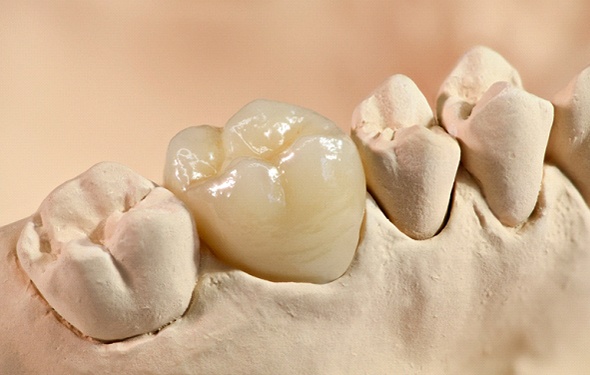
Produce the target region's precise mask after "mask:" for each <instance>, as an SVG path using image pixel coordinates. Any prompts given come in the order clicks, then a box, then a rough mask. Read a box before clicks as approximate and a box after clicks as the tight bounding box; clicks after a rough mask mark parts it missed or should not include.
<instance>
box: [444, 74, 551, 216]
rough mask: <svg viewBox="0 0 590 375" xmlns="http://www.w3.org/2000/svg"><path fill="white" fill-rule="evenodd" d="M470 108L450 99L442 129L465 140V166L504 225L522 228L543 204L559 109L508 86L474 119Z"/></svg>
mask: <svg viewBox="0 0 590 375" xmlns="http://www.w3.org/2000/svg"><path fill="white" fill-rule="evenodd" d="M486 73H487V71H481V72H478V71H477V69H473V70H472V71H471V74H475V75H478V76H480V77H481V76H483V75H485V74H486ZM491 75H492V76H493V77H496V76H497V75H494V74H491ZM457 91H460V90H459V89H457ZM464 106H465V101H464V98H460V97H449V98H448V100H446V101H445V102H444V107H443V111H442V114H441V120H442V124H443V126H444V127H445V128H447V130H448V131H449V133H451V134H453V135H454V136H455V137H456V138H457V139H458V140H459V143H460V145H461V154H462V158H461V160H462V163H463V165H464V166H465V168H466V169H467V170H468V171H469V172H470V173H471V174H472V175H473V176H474V177H475V178H477V179H478V180H479V183H480V186H481V189H482V191H483V194H484V196H485V198H486V201H487V202H488V204H489V206H490V209H491V210H492V212H493V213H494V214H495V215H496V217H497V218H498V219H499V220H500V221H501V222H502V223H503V224H504V225H507V226H517V225H519V224H520V223H522V222H523V221H524V220H526V219H527V218H528V217H529V216H530V214H531V213H532V211H533V209H534V207H535V205H536V202H537V197H538V194H539V190H540V188H541V180H542V177H543V159H544V155H545V149H546V146H547V141H548V137H549V132H550V129H551V122H552V118H553V107H552V105H551V103H549V102H548V101H546V100H543V99H541V98H538V97H536V96H534V95H532V94H529V93H527V92H526V91H524V90H522V89H520V88H518V87H515V86H513V85H512V84H510V83H508V82H496V83H494V84H493V85H492V86H491V87H490V88H489V89H488V90H487V91H486V92H485V93H484V94H483V95H481V97H480V98H479V101H478V102H477V103H476V104H475V105H474V106H473V108H472V110H471V112H470V113H466V111H465V110H464V108H463V107H464Z"/></svg>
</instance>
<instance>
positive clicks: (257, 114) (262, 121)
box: [165, 100, 365, 283]
mask: <svg viewBox="0 0 590 375" xmlns="http://www.w3.org/2000/svg"><path fill="white" fill-rule="evenodd" d="M184 137H185V135H184V133H183V132H181V133H179V134H178V135H177V136H176V137H175V138H174V139H173V140H172V141H171V143H170V146H169V149H168V158H167V162H166V165H167V169H166V171H165V174H166V175H167V176H165V181H174V178H173V177H174V176H175V175H176V174H177V172H176V167H175V165H174V155H176V154H177V149H176V148H178V147H179V146H178V145H183V147H184V145H189V144H190V145H189V146H187V147H188V148H189V149H190V150H192V152H193V153H194V154H199V153H200V152H202V151H200V150H201V148H203V147H207V145H206V140H200V141H197V142H192V141H190V140H187V139H184ZM220 137H221V139H222V145H223V147H222V150H220V151H219V155H223V158H224V160H223V162H222V166H221V168H220V170H219V171H218V173H217V174H216V175H214V176H211V177H208V178H206V179H203V180H199V181H196V180H195V181H193V182H192V183H191V184H190V186H189V187H188V188H187V189H186V190H185V191H183V190H182V189H178V187H175V186H174V185H171V186H170V188H171V189H172V190H173V191H175V193H177V194H178V196H179V197H181V199H182V200H183V201H184V202H186V204H187V205H188V206H189V207H190V209H191V210H192V212H193V214H194V217H195V220H196V222H197V225H198V228H199V234H200V236H201V237H202V238H203V239H204V241H205V242H206V243H207V244H208V245H209V246H210V247H211V249H212V251H213V252H214V253H215V254H216V255H217V256H218V257H219V258H221V259H223V260H224V261H226V262H227V263H229V264H232V265H234V266H236V267H238V268H240V269H242V270H244V271H246V272H249V273H251V274H253V275H255V276H258V277H261V278H265V279H268V280H272V281H298V282H313V283H326V282H330V281H332V280H334V279H336V278H338V277H339V276H341V275H342V274H343V273H344V272H345V271H346V270H347V269H348V266H349V265H350V262H351V261H352V258H353V256H354V253H355V250H356V246H357V243H358V239H359V233H360V226H361V222H362V218H363V214H364V205H365V181H364V173H363V170H362V164H361V162H360V158H359V156H358V152H357V150H356V148H355V146H354V143H353V142H352V141H351V140H350V139H349V138H348V137H346V135H345V134H344V133H343V132H342V131H341V130H340V129H338V127H337V126H336V125H335V124H333V123H332V122H331V121H329V120H327V119H326V118H324V117H322V116H320V115H318V114H316V113H314V112H312V111H310V110H307V109H303V108H300V107H296V106H292V105H289V104H286V103H278V102H272V101H267V100H257V101H254V102H252V103H250V104H248V105H247V106H245V107H244V108H243V109H241V110H240V111H239V112H238V113H236V114H235V115H234V116H233V117H232V118H231V119H230V120H229V121H228V123H227V124H226V126H225V128H224V129H223V130H222V133H221V135H220ZM170 176H172V177H170Z"/></svg>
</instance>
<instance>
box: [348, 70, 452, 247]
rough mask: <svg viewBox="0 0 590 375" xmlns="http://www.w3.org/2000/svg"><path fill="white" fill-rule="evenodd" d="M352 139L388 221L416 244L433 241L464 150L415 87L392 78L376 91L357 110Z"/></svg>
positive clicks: (442, 217)
mask: <svg viewBox="0 0 590 375" xmlns="http://www.w3.org/2000/svg"><path fill="white" fill-rule="evenodd" d="M352 138H353V140H354V141H355V143H356V144H357V147H358V149H359V152H360V154H361V158H362V160H363V165H364V168H365V173H366V178H367V186H368V188H369V191H370V192H371V193H372V195H373V196H374V198H375V200H376V201H377V202H378V203H379V206H380V207H381V209H382V210H383V211H384V212H385V214H386V215H387V217H388V218H389V220H390V221H391V222H393V223H394V224H395V225H396V226H397V227H398V229H400V230H401V231H402V232H404V233H405V234H407V235H408V236H410V237H412V238H414V239H420V240H422V239H427V238H430V237H432V236H434V235H435V234H436V233H437V232H438V231H439V230H440V229H441V228H442V226H443V225H444V221H445V217H446V215H447V211H448V208H449V201H450V197H451V192H452V190H453V185H454V181H455V175H456V173H457V168H458V165H459V158H460V150H459V146H458V144H457V142H456V141H455V140H454V139H453V138H452V137H450V136H449V135H448V134H446V133H445V131H444V130H443V129H442V128H440V127H439V126H436V125H435V124H434V119H433V115H432V110H431V109H430V106H429V105H428V102H427V100H426V98H425V97H424V95H423V94H422V93H421V92H420V90H419V89H418V87H417V86H416V85H415V84H414V82H413V81H412V80H411V79H409V78H408V77H406V76H403V75H394V76H392V77H391V78H389V79H388V80H387V81H386V82H384V83H383V84H382V85H381V86H380V87H379V88H377V89H376V90H375V91H374V92H373V93H372V94H371V95H370V96H369V97H368V98H367V99H365V100H364V101H363V102H362V103H361V104H360V105H359V106H358V107H357V108H356V110H355V112H354V114H353V119H352Z"/></svg>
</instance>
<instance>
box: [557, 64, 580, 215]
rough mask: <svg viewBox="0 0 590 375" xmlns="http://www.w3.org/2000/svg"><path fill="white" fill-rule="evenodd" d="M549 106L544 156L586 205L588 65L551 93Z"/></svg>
mask: <svg viewBox="0 0 590 375" xmlns="http://www.w3.org/2000/svg"><path fill="white" fill-rule="evenodd" d="M553 105H554V106H555V119H554V122H553V128H552V129H551V135H550V137H549V145H548V146H547V158H548V159H549V160H550V161H552V162H554V163H555V164H557V166H558V167H559V168H560V169H561V170H562V171H564V172H565V173H566V174H567V175H568V177H569V178H570V179H571V180H572V181H573V183H574V184H575V185H576V187H577V188H578V190H580V193H582V196H583V197H584V199H585V200H586V203H587V204H589V205H590V67H588V68H586V69H584V70H583V71H582V72H581V73H580V74H578V75H577V76H576V77H574V79H572V81H571V82H570V83H569V84H568V85H567V87H565V88H564V89H563V90H561V91H560V92H559V93H557V94H556V95H555V97H554V99H553Z"/></svg>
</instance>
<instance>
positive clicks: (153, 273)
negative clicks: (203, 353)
mask: <svg viewBox="0 0 590 375" xmlns="http://www.w3.org/2000/svg"><path fill="white" fill-rule="evenodd" d="M17 255H18V259H19V262H20V264H21V266H22V268H23V269H24V271H25V272H26V273H27V275H28V276H29V278H30V279H31V281H32V282H33V283H34V284H35V286H36V288H37V290H38V291H39V292H40V293H41V295H42V296H43V298H44V299H45V300H46V301H47V302H48V304H49V305H50V306H51V307H52V308H53V309H55V311H56V312H57V313H58V314H59V315H60V316H61V317H62V318H63V319H65V320H66V321H67V322H68V323H70V324H71V325H72V326H74V327H75V328H76V329H78V330H79V331H80V332H82V334H84V335H87V336H90V337H93V338H95V339H98V340H104V341H117V340H123V339H125V338H129V337H132V336H136V335H140V334H144V333H148V332H151V331H155V330H157V329H159V328H161V327H163V326H165V325H167V324H168V323H170V322H172V321H174V320H175V319H177V318H179V317H180V316H182V314H183V313H184V312H185V311H186V309H187V308H188V305H189V303H190V300H191V296H192V293H193V289H194V286H195V283H196V279H197V263H198V256H199V241H198V237H197V236H196V231H195V228H194V225H193V221H192V218H191V215H190V213H189V211H188V210H187V209H186V207H185V206H184V205H183V204H182V202H181V201H180V200H178V199H177V198H176V197H174V195H173V194H172V193H171V192H170V191H168V190H166V189H164V188H162V187H156V186H155V185H154V184H153V183H151V182H150V181H148V180H146V179H144V178H143V177H141V176H139V175H137V174H136V173H134V172H133V171H131V170H130V169H128V168H126V167H123V166H120V165H117V164H114V163H101V164H97V165H96V166H94V167H92V168H91V169H89V170H88V171H87V172H85V173H83V174H82V175H80V176H78V177H77V178H75V179H73V180H71V181H68V182H66V183H64V184H63V185H61V186H59V187H58V188H56V189H55V190H54V191H53V192H52V193H51V194H50V195H49V196H48V197H47V198H46V199H45V200H44V201H43V203H42V204H41V206H40V207H39V210H38V211H37V213H36V214H35V215H33V216H32V217H31V218H30V219H29V220H28V222H27V223H26V224H25V226H24V229H23V231H22V233H21V235H20V238H19V241H18V244H17Z"/></svg>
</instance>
